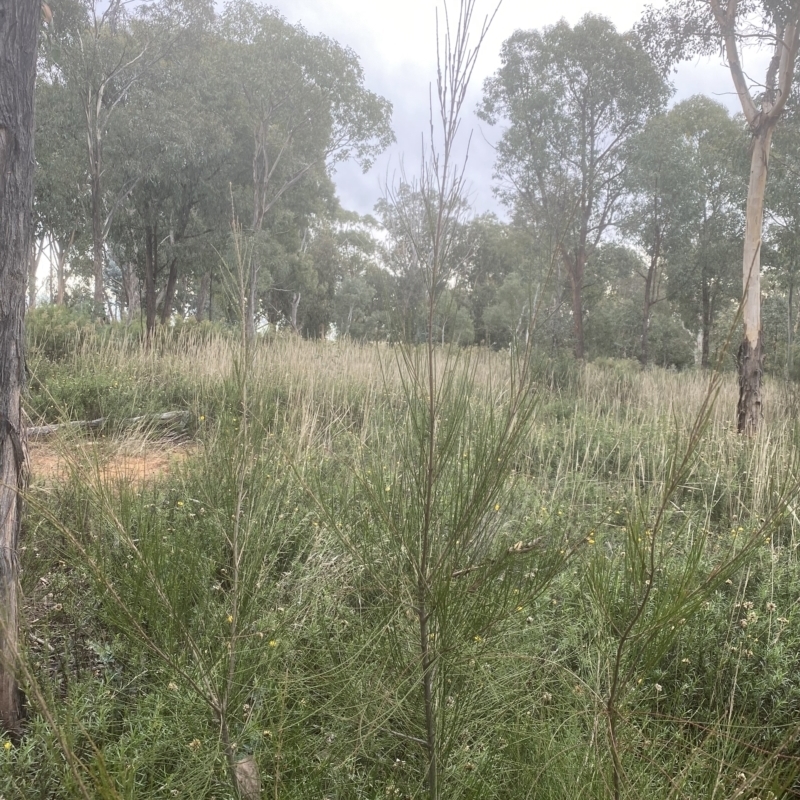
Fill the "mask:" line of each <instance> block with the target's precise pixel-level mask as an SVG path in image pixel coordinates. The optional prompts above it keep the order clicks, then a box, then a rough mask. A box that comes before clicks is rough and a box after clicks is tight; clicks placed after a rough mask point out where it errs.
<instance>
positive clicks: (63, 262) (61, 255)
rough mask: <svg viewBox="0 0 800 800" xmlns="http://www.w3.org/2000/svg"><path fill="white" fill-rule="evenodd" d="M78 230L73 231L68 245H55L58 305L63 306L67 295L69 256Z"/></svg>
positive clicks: (60, 243) (59, 243) (57, 243)
mask: <svg viewBox="0 0 800 800" xmlns="http://www.w3.org/2000/svg"><path fill="white" fill-rule="evenodd" d="M76 233H77V230H73V231H72V233H71V234H70V236H69V240H68V241H67V243H66V244H64V243H62V242H56V243H55V249H56V287H57V288H56V305H59V306H63V305H64V300H65V299H66V293H67V274H66V266H67V255H68V254H69V251H70V250H71V249H72V243H73V242H74V241H75V234H76Z"/></svg>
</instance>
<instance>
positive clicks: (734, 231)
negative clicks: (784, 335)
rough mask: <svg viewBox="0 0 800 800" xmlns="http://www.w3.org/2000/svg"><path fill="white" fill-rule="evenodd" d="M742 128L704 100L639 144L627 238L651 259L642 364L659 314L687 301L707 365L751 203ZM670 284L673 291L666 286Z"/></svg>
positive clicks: (656, 124)
mask: <svg viewBox="0 0 800 800" xmlns="http://www.w3.org/2000/svg"><path fill="white" fill-rule="evenodd" d="M740 141H741V133H740V128H739V126H738V125H737V123H736V122H735V121H734V120H732V119H731V118H730V116H729V115H728V112H727V110H726V109H725V108H724V107H723V106H722V105H721V104H719V103H717V102H715V101H713V100H710V99H709V98H706V97H702V96H696V97H692V98H690V99H689V100H685V101H683V102H682V103H678V104H677V105H676V106H674V107H673V108H671V109H670V110H669V112H667V113H666V114H663V115H661V116H658V117H654V118H653V119H652V120H651V121H650V122H649V123H648V125H647V126H646V127H645V128H644V130H643V131H642V133H641V135H640V136H638V137H637V138H636V139H635V140H634V147H633V150H632V155H631V158H630V163H629V169H628V172H627V185H628V187H629V189H630V192H631V198H630V201H629V203H628V207H627V209H626V211H627V213H626V214H625V216H624V219H623V224H622V226H621V227H622V230H623V232H624V233H626V234H627V235H628V236H630V237H631V238H632V241H633V242H634V243H635V244H636V245H637V246H638V247H639V248H641V249H642V250H643V251H644V252H645V253H646V256H647V258H646V262H645V263H644V264H643V265H642V268H641V269H640V270H638V274H639V275H640V277H641V278H642V280H643V283H644V303H643V309H642V324H641V337H640V341H641V344H640V349H639V353H638V356H639V359H640V360H641V361H642V363H647V361H648V359H649V348H648V334H649V328H650V318H651V313H652V311H653V309H654V307H655V305H656V304H657V303H660V302H664V301H666V300H668V299H672V300H676V299H677V300H679V302H680V304H681V305H682V307H683V309H684V310H688V311H689V313H688V314H687V316H688V318H687V319H686V323H687V325H688V326H689V327H690V328H692V329H696V326H697V325H698V324H699V327H700V331H701V341H702V346H701V353H702V357H701V360H702V364H703V366H704V367H708V366H709V353H710V349H709V347H710V345H709V341H710V335H711V328H712V325H713V322H714V316H715V313H716V311H717V307H718V304H719V302H720V300H721V297H722V296H728V295H729V293H730V263H731V260H732V252H738V248H739V246H740V245H739V242H740V236H738V233H739V231H738V228H737V223H738V221H739V219H740V215H739V207H740V203H741V202H742V201H743V199H744V198H743V193H742V191H741V190H742V182H741V180H740V178H739V173H738V172H737V167H738V166H739V163H738V162H739V159H738V158H737V147H738V145H739V143H740ZM665 281H666V284H667V285H666V286H664V283H665Z"/></svg>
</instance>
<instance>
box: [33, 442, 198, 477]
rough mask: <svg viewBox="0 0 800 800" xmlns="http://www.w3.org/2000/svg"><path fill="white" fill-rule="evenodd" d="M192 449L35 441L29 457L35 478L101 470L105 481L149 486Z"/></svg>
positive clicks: (171, 445)
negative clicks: (149, 483)
mask: <svg viewBox="0 0 800 800" xmlns="http://www.w3.org/2000/svg"><path fill="white" fill-rule="evenodd" d="M191 451H192V448H191V446H189V445H187V444H164V443H154V442H142V441H134V442H109V441H105V440H100V441H82V442H78V443H70V444H68V443H66V442H58V441H55V442H52V443H51V442H31V443H30V444H29V445H28V456H29V459H30V461H29V463H30V469H31V476H32V479H33V480H34V481H35V482H36V483H39V482H45V483H48V482H51V481H54V480H56V481H57V480H59V479H63V478H66V477H68V476H69V474H70V472H72V471H73V470H77V471H79V472H88V473H91V474H96V473H97V471H99V472H100V473H101V474H102V476H103V477H104V478H105V479H108V480H113V481H119V480H121V481H130V482H133V483H145V482H147V481H148V480H150V479H151V478H157V477H158V476H159V475H162V474H164V473H165V472H167V471H169V469H170V468H172V467H174V466H175V465H177V464H179V463H180V462H181V461H183V460H184V459H186V458H187V456H188V455H189V454H190V453H191Z"/></svg>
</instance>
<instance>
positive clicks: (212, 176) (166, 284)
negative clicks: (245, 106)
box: [107, 29, 231, 337]
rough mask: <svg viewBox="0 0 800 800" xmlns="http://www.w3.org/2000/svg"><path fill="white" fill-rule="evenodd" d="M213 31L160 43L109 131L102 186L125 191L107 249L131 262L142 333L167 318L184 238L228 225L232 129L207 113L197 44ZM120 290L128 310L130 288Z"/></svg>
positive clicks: (183, 257) (185, 260) (185, 250)
mask: <svg viewBox="0 0 800 800" xmlns="http://www.w3.org/2000/svg"><path fill="white" fill-rule="evenodd" d="M210 38H211V34H210V33H209V32H208V31H205V30H203V29H195V30H191V29H187V30H185V31H184V33H183V36H182V37H181V39H180V40H179V41H176V42H175V43H174V44H173V46H172V47H171V48H166V47H161V48H159V49H161V51H162V55H161V57H160V58H159V59H158V60H157V61H156V62H154V63H153V64H152V65H151V67H150V69H149V70H148V72H147V74H146V75H143V76H142V77H141V78H140V79H139V80H138V81H137V82H136V84H135V85H134V86H132V87H131V88H130V90H129V92H128V95H127V97H126V101H125V103H124V104H122V105H121V107H120V109H119V111H118V116H117V120H118V123H119V124H118V125H117V126H116V128H115V129H114V130H113V131H111V132H110V134H109V137H108V139H107V155H108V161H109V169H108V176H107V185H108V186H109V188H110V189H111V190H112V192H113V193H115V194H118V195H119V196H121V197H122V198H123V199H122V200H121V202H120V211H121V212H122V213H117V215H116V221H115V223H114V224H112V225H111V227H110V229H109V236H108V238H109V250H110V252H111V253H112V254H113V256H114V258H115V260H116V261H117V263H118V264H119V265H120V267H121V268H123V271H125V269H126V268H127V265H129V264H135V265H136V268H137V270H138V275H137V277H138V279H139V282H140V283H141V285H143V287H144V297H143V300H144V309H145V321H146V331H147V335H148V337H149V336H150V334H151V333H152V331H153V328H154V326H155V324H156V320H157V318H159V317H160V320H161V323H162V324H163V323H165V322H166V321H167V320H168V319H169V317H170V314H171V311H172V304H173V300H174V297H175V292H176V289H177V286H178V282H179V279H180V277H181V275H182V273H183V272H185V271H186V270H187V269H190V268H191V265H190V262H189V255H190V253H191V256H192V257H193V258H196V257H197V248H191V247H187V246H186V245H187V241H188V240H189V239H193V240H194V239H200V240H204V239H206V238H207V237H208V235H209V234H212V233H213V232H215V231H218V230H220V229H222V230H224V231H226V232H227V231H229V228H230V199H229V188H228V187H229V181H230V174H231V163H230V151H231V134H230V130H229V129H228V127H227V126H225V125H223V124H221V123H220V121H219V119H218V118H217V117H215V115H213V114H210V113H208V105H209V104H208V98H207V90H206V86H207V85H208V83H209V81H208V78H209V74H208V73H209V69H210V64H209V62H208V60H207V59H205V58H203V56H202V50H203V47H204V45H205V44H207V43H208V42H209V39H210ZM201 118H202V119H203V124H202V125H200V124H198V121H199V120H200V119H201ZM123 283H125V281H123ZM125 294H126V295H127V297H126V300H127V303H128V307H129V308H130V305H131V300H132V297H131V296H130V295H131V294H132V292H131V290H130V288H128V287H125ZM159 305H160V308H159Z"/></svg>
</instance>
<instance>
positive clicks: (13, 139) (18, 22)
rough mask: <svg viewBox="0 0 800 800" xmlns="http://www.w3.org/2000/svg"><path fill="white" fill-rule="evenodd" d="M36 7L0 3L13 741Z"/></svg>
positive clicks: (3, 630) (5, 526) (4, 511)
mask: <svg viewBox="0 0 800 800" xmlns="http://www.w3.org/2000/svg"><path fill="white" fill-rule="evenodd" d="M40 14H41V11H40V5H39V3H37V2H31V1H30V0H27V1H26V0H0V242H2V246H0V724H2V726H3V727H4V728H5V730H6V731H7V732H8V733H9V734H10V735H12V736H14V737H18V736H19V735H20V734H21V718H22V702H21V701H22V698H21V693H20V690H19V687H18V685H17V681H16V677H15V666H16V659H17V656H18V606H19V599H18V591H19V586H18V573H19V565H18V560H17V559H18V552H17V546H18V542H19V534H20V525H21V514H22V496H21V494H20V490H21V489H22V488H23V485H24V460H25V459H24V450H23V447H22V442H21V440H22V438H23V435H24V432H23V431H22V405H21V392H22V388H23V384H24V380H25V336H24V319H25V279H26V277H27V274H28V266H29V263H30V258H31V247H32V239H33V236H32V233H33V228H32V209H33V172H34V156H33V131H34V120H33V97H34V85H35V80H36V53H37V44H36V37H37V34H38V29H39V21H40Z"/></svg>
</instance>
